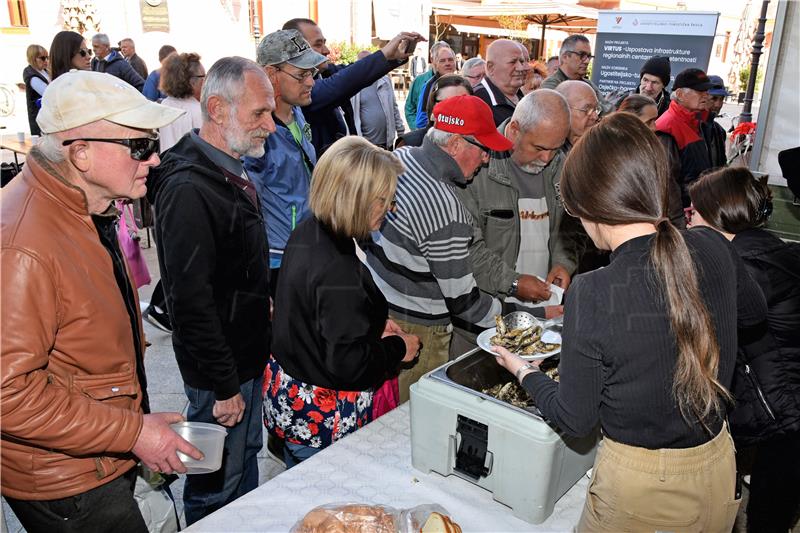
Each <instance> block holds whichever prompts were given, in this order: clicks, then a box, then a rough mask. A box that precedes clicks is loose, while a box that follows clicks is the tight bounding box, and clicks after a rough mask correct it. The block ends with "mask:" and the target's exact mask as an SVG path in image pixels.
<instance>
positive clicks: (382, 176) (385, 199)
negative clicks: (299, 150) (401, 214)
mask: <svg viewBox="0 0 800 533" xmlns="http://www.w3.org/2000/svg"><path fill="white" fill-rule="evenodd" d="M335 148H336V149H335V150H334V149H333V147H331V148H330V151H333V155H332V156H331V157H322V158H320V160H319V163H317V166H316V168H315V169H314V179H313V180H312V182H311V192H310V193H309V203H310V205H311V212H312V213H314V216H315V217H317V219H318V220H319V221H320V222H323V223H325V224H327V225H328V226H330V227H331V229H332V230H333V231H334V232H335V233H337V234H338V235H340V236H342V237H350V238H353V239H357V240H360V239H365V238H367V237H368V236H369V234H370V232H371V231H374V229H373V228H372V227H371V222H372V221H371V220H370V213H371V211H372V208H373V207H374V206H373V204H375V203H376V201H377V203H378V205H379V208H380V209H383V210H384V211H389V209H390V208H391V206H392V204H393V200H392V199H393V198H394V193H395V190H396V189H397V176H398V175H399V174H400V173H401V172H403V165H402V164H401V163H400V161H399V160H398V159H397V158H396V157H395V156H393V155H392V154H391V153H390V152H387V151H386V150H383V149H380V148H378V147H376V146H374V145H372V144H370V143H369V142H367V141H365V140H364V139H363V138H361V137H354V136H350V137H345V138H343V139H341V140H340V141H339V142H337V143H336V145H335Z"/></svg>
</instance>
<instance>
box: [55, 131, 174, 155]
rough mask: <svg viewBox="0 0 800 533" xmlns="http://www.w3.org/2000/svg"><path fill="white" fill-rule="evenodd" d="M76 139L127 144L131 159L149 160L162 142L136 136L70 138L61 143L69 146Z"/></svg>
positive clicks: (155, 138)
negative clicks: (128, 137)
mask: <svg viewBox="0 0 800 533" xmlns="http://www.w3.org/2000/svg"><path fill="white" fill-rule="evenodd" d="M76 141H86V142H100V143H114V144H121V145H123V146H127V147H128V150H130V152H131V159H133V160H135V161H147V160H148V159H150V156H152V155H153V154H157V153H158V152H159V148H160V147H161V143H160V142H159V140H158V137H157V136H156V137H136V138H134V139H89V138H83V139H69V140H67V141H64V142H62V143H61V145H62V146H69V145H70V144H72V143H74V142H76Z"/></svg>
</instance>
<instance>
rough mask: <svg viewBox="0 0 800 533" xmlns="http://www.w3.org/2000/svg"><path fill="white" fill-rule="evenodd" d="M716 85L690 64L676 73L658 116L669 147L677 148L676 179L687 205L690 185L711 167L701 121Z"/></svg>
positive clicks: (671, 148)
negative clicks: (666, 102)
mask: <svg viewBox="0 0 800 533" xmlns="http://www.w3.org/2000/svg"><path fill="white" fill-rule="evenodd" d="M715 86H716V84H715V83H714V81H713V80H711V79H710V78H709V76H708V75H706V73H705V72H704V71H702V70H700V69H699V68H687V69H685V70H683V71H681V72H680V73H678V75H677V76H675V83H674V84H673V86H672V101H671V102H670V104H669V109H667V111H666V112H665V113H664V114H663V115H661V116H660V117H658V120H656V131H659V132H661V133H662V136H661V140H662V142H664V143H665V144H666V146H667V150H668V151H669V150H675V149H676V150H677V153H678V159H679V163H680V170H678V171H676V172H675V174H676V179H677V180H678V185H680V187H681V201H682V203H683V207H684V209H686V208H688V207H689V206H690V205H691V199H690V198H689V185H690V184H691V183H692V182H693V181H694V180H696V179H697V178H698V177H699V176H700V174H702V173H703V172H704V171H705V170H708V169H709V168H712V167H713V166H714V165H713V160H712V158H711V154H710V153H709V146H708V144H707V140H706V138H705V137H704V134H703V131H702V121H703V118H705V114H706V113H707V111H708V105H709V100H710V98H711V97H710V96H709V94H708V91H709V89H712V88H714V87H715Z"/></svg>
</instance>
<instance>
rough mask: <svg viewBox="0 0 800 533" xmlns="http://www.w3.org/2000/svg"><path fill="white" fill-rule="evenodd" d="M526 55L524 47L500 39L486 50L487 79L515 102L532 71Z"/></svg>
mask: <svg viewBox="0 0 800 533" xmlns="http://www.w3.org/2000/svg"><path fill="white" fill-rule="evenodd" d="M526 55H527V54H526V52H525V50H524V48H523V47H522V45H520V44H519V43H518V42H516V41H512V40H510V39H498V40H496V41H494V42H493V43H492V44H490V45H489V47H488V48H487V49H486V77H487V78H489V79H490V80H491V81H492V83H494V84H495V85H496V86H497V87H498V88H499V89H500V90H501V91H503V94H505V95H506V96H507V97H509V98H510V99H512V100H513V101H516V94H517V91H518V90H519V88H520V87H522V84H523V83H525V78H526V77H527V75H528V72H529V71H530V69H531V67H530V65H529V64H528V60H527V59H526Z"/></svg>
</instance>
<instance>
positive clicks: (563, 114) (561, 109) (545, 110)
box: [511, 89, 569, 137]
mask: <svg viewBox="0 0 800 533" xmlns="http://www.w3.org/2000/svg"><path fill="white" fill-rule="evenodd" d="M511 121H512V122H515V123H516V124H517V125H518V126H519V129H520V131H521V132H523V133H525V132H527V131H530V130H532V129H536V128H554V129H563V130H564V136H565V137H566V135H567V131H568V130H569V105H568V104H567V100H566V99H565V98H564V97H563V96H562V95H561V94H559V93H558V92H556V91H554V90H552V89H539V90H537V91H533V92H531V93H529V94H528V95H527V96H526V97H525V98H523V99H522V100H520V101H519V103H518V104H517V107H516V108H515V109H514V114H513V115H512V116H511Z"/></svg>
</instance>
